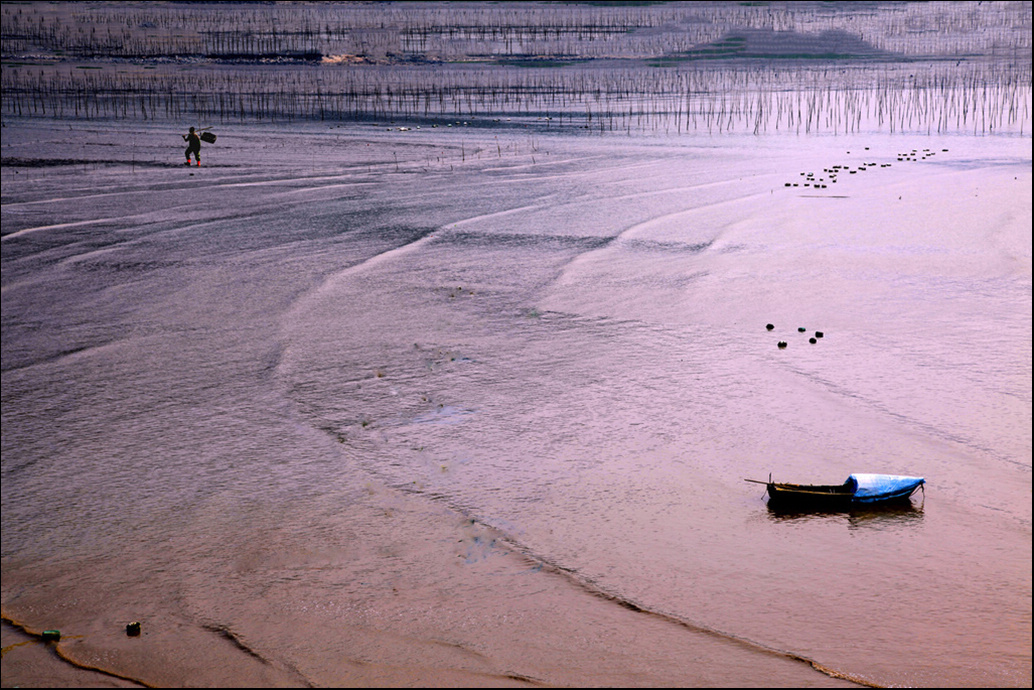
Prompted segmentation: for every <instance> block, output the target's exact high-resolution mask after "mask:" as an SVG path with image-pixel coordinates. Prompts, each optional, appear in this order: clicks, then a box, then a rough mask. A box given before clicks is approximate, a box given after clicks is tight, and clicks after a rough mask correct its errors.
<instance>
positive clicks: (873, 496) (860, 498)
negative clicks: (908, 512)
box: [745, 474, 926, 510]
mask: <svg viewBox="0 0 1034 690" xmlns="http://www.w3.org/2000/svg"><path fill="white" fill-rule="evenodd" d="M745 481H748V482H753V483H755V484H765V485H766V486H767V487H768V504H769V506H772V507H778V508H793V509H807V510H849V509H852V508H861V507H865V506H874V505H883V504H889V503H896V502H903V501H907V500H908V499H909V497H910V496H911V495H912V494H914V493H915V492H916V491H917V490H918V489H919V488H920V487H922V486H923V484H925V483H926V480H925V479H923V478H922V477H903V476H900V475H896V474H852V475H851V476H849V477H848V478H847V481H845V482H844V483H843V484H784V483H777V482H773V481H772V476H771V475H769V477H768V481H767V482H764V481H760V480H757V479H747V480H745ZM924 491H925V489H924Z"/></svg>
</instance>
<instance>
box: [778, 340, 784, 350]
mask: <svg viewBox="0 0 1034 690" xmlns="http://www.w3.org/2000/svg"><path fill="white" fill-rule="evenodd" d="M784 347H786V341H785V340H780V341H779V349H780V350H782V349H783V348H784Z"/></svg>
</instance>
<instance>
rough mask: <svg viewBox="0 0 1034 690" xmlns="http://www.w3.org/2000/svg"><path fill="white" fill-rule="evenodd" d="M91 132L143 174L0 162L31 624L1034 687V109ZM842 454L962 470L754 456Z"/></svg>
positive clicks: (603, 673)
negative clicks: (640, 123) (870, 496)
mask: <svg viewBox="0 0 1034 690" xmlns="http://www.w3.org/2000/svg"><path fill="white" fill-rule="evenodd" d="M22 126H23V127H24V128H25V129H24V132H23V136H22V137H21V138H20V139H18V140H19V141H23V142H33V141H34V142H35V144H36V145H40V144H41V142H44V141H48V142H53V144H56V145H58V146H60V145H61V141H62V137H66V138H71V139H72V140H76V137H78V136H79V134H77V133H73V134H62V132H61V130H60V129H55V130H53V131H47V130H45V129H44V128H38V129H37V128H32V127H29V126H28V125H22ZM91 127H96V130H95V131H92V132H91V133H90V140H91V141H94V142H98V144H97V145H98V146H100V145H101V144H102V142H104V141H107V140H109V139H110V138H114V137H122V138H123V139H122V140H123V141H125V137H127V136H129V137H131V139H132V141H134V142H139V144H138V145H139V150H140V159H139V160H140V161H141V165H140V167H137V162H136V161H137V159H136V158H135V156H136V155H137V154H136V151H137V149H136V146H137V144H134V160H133V161H132V163H131V166H130V167H127V166H126V165H124V164H123V165H118V166H111V167H109V166H102V165H99V164H97V163H95V162H91V160H90V156H91V155H92V154H90V152H88V151H86V149H85V147H83V148H82V149H81V156H82V160H81V161H80V162H79V163H77V164H73V165H71V166H67V167H65V168H60V169H57V170H51V169H37V168H32V167H20V168H18V169H17V170H14V169H12V168H10V167H8V166H5V169H4V172H3V176H4V177H3V181H4V201H3V233H4V238H3V245H2V248H3V292H2V299H3V312H2V313H3V387H2V396H3V440H2V445H3V535H4V536H3V606H4V615H5V617H9V618H11V619H13V620H15V621H17V622H19V623H22V624H24V625H26V626H27V627H29V628H31V629H33V630H42V629H44V628H58V627H59V628H61V629H62V630H64V631H67V632H68V633H72V634H74V635H77V636H78V637H73V638H72V639H70V640H68V641H67V642H63V643H62V644H63V645H67V650H68V653H70V654H74V655H78V656H77V657H76V658H77V659H79V660H82V661H84V662H85V663H92V664H93V665H96V666H101V667H103V668H104V669H106V670H108V671H111V672H113V673H118V674H121V675H124V676H126V677H131V678H135V679H144V680H146V681H147V682H157V683H164V684H182V683H186V682H189V683H191V684H193V683H199V684H210V683H211V684H214V683H225V682H230V683H232V684H239V682H240V681H241V680H242V679H251V680H254V682H258V683H265V684H270V683H286V684H298V683H305V682H309V683H315V684H347V683H356V682H359V683H386V684H404V683H407V682H417V683H420V684H440V685H445V684H504V685H505V684H522V683H528V682H533V683H546V684H577V685H586V684H606V685H624V684H628V685H679V684H682V685H685V684H692V685H736V686H740V685H765V686H773V685H829V684H831V683H837V682H840V680H843V679H846V680H854V681H857V682H864V683H870V684H875V685H929V686H934V685H936V686H949V685H991V686H1014V685H1017V686H1028V685H1029V684H1030V682H1031V675H1030V649H1031V638H1030V630H1031V586H1030V584H1031V551H1030V547H1031V501H1030V490H1031V474H1030V470H1031V431H1030V430H1031V356H1030V352H1031V317H1030V315H1031V261H1030V257H1031V251H1030V249H1031V240H1030V235H1029V232H1028V229H1029V227H1030V209H1031V203H1030V193H1031V191H1030V190H1031V178H1030V173H1031V146H1030V138H1029V137H1009V136H1003V137H972V136H946V137H911V136H907V135H893V136H890V135H871V136H864V137H862V136H858V137H845V136H839V137H834V136H815V137H793V136H772V137H761V138H756V137H746V136H744V137H738V136H725V137H716V138H708V137H702V136H701V137H678V138H676V137H671V138H668V137H657V138H653V137H647V136H639V137H620V136H607V137H598V136H596V137H593V136H577V135H561V134H538V135H536V136H530V135H528V134H526V133H523V132H513V133H503V134H502V135H499V134H498V133H496V132H493V133H492V134H491V135H490V136H489V135H487V134H484V133H481V134H478V133H476V132H460V131H452V132H435V133H431V132H421V133H417V132H411V133H408V134H406V135H400V134H398V133H393V132H385V131H383V130H373V129H372V128H370V129H368V130H364V129H355V128H353V129H347V130H342V129H332V128H326V127H316V126H310V127H307V128H299V130H298V131H297V132H295V133H294V134H292V135H289V136H286V137H285V136H283V134H282V133H277V135H276V138H275V139H274V138H271V136H270V134H271V130H268V129H264V128H262V127H254V128H252V129H248V130H242V131H239V132H234V133H232V135H231V133H229V132H227V133H226V134H225V135H222V136H223V138H222V139H220V142H221V145H222V146H223V147H225V148H219V147H210V148H209V149H206V152H205V156H206V160H205V166H204V167H202V168H201V169H190V170H189V171H188V170H186V169H184V168H183V167H182V166H168V167H163V166H162V165H161V164H159V163H151V164H149V165H144V164H143V161H146V160H148V156H149V155H152V154H150V153H148V152H149V151H152V150H153V151H160V150H161V149H162V146H163V145H164V144H162V143H161V139H160V137H161V135H162V133H161V132H159V131H158V130H140V131H134V132H131V133H127V132H125V131H124V130H123V131H121V132H116V131H115V130H114V129H112V128H106V127H105V126H104V125H96V126H94V125H91ZM410 135H412V136H410ZM403 136H408V137H409V138H403ZM7 142H8V139H7V137H6V135H5V156H18V155H20V154H19V153H18V152H17V151H12V150H10V149H8V148H7V146H8V144H7ZM24 145H25V146H29V145H30V143H26V144H24ZM912 149H917V150H920V151H921V150H923V149H929V150H930V152H931V153H934V154H935V155H932V156H929V157H927V158H925V159H920V160H914V161H901V160H899V159H898V158H899V157H898V154H899V153H901V152H902V151H911V150H912ZM122 151H123V152H124V148H123V149H122ZM123 163H126V162H125V161H123ZM888 164H889V165H888ZM834 165H840V166H843V167H844V169H845V170H854V171H855V172H854V173H851V172H843V171H842V172H841V173H840V174H839V175H838V180H837V181H836V182H835V183H832V182H830V183H828V184H827V186H826V187H824V188H814V187H810V186H809V187H803V186H797V187H794V186H787V184H788V183H789V184H791V185H792V184H793V183H797V184H798V185H802V184H803V183H804V181H805V180H806V179H807V178H806V175H805V174H806V173H808V172H813V173H815V174H816V176H823V175H825V176H826V177H827V178H828V173H823V172H822V171H823V169H824V168H827V169H828V168H832V166H834ZM861 168H864V170H863V169H861ZM767 323H772V324H773V325H774V326H775V328H774V329H773V330H772V331H768V330H766V328H765V325H766V324H767ZM798 328H804V329H805V331H804V332H803V333H802V332H799V331H798ZM815 331H822V332H823V337H822V338H821V339H817V342H816V343H814V344H811V343H809V342H808V337H809V336H813V335H814V332H815ZM779 340H785V341H787V342H788V347H787V348H786V349H779V348H777V347H776V342H777V341H779ZM851 472H887V473H894V474H909V475H919V476H924V477H926V479H927V482H928V483H927V486H926V491H925V493H921V494H917V495H916V496H915V497H914V498H913V505H912V508H910V509H905V510H891V511H875V512H866V513H854V514H847V513H841V514H828V515H799V516H793V515H790V516H787V515H779V514H776V513H773V512H770V511H769V510H768V508H767V507H766V504H765V501H764V497H763V487H760V486H758V485H756V484H750V483H746V482H744V481H743V479H745V478H752V479H766V478H767V477H768V476H769V473H771V474H772V476H773V477H774V478H775V479H776V480H783V481H800V482H815V483H835V482H840V481H842V480H843V479H844V478H846V476H847V475H848V474H850V473H851ZM129 620H141V621H142V622H143V627H144V630H145V635H144V636H143V637H142V638H139V639H136V640H131V639H128V638H126V637H125V635H124V633H123V632H122V628H123V626H124V625H125V623H126V622H128V621H129ZM5 633H6V631H5ZM145 645H146V646H145ZM245 652H250V653H245ZM8 656H9V655H5V661H4V663H5V665H6V664H9V663H12V662H11V661H9V659H8ZM809 662H811V663H809ZM414 679H416V680H414ZM6 681H7V674H6V672H5V682H6Z"/></svg>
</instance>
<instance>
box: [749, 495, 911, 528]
mask: <svg viewBox="0 0 1034 690" xmlns="http://www.w3.org/2000/svg"><path fill="white" fill-rule="evenodd" d="M768 517H769V519H770V520H772V521H773V522H786V523H803V522H811V521H816V522H817V521H825V522H831V523H835V522H844V523H846V524H847V526H848V528H850V529H862V528H865V529H885V528H893V527H902V526H905V525H909V524H918V523H920V522H922V520H923V504H922V502H913V501H905V502H898V503H894V504H888V505H879V506H866V507H859V508H850V509H844V510H802V509H800V508H789V507H787V508H780V507H778V506H772V505H769V506H768Z"/></svg>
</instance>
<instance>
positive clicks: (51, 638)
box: [41, 630, 61, 642]
mask: <svg viewBox="0 0 1034 690" xmlns="http://www.w3.org/2000/svg"><path fill="white" fill-rule="evenodd" d="M41 637H42V638H43V641H44V642H57V641H58V640H60V639H61V631H60V630H44V631H43V634H42V635H41Z"/></svg>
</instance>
